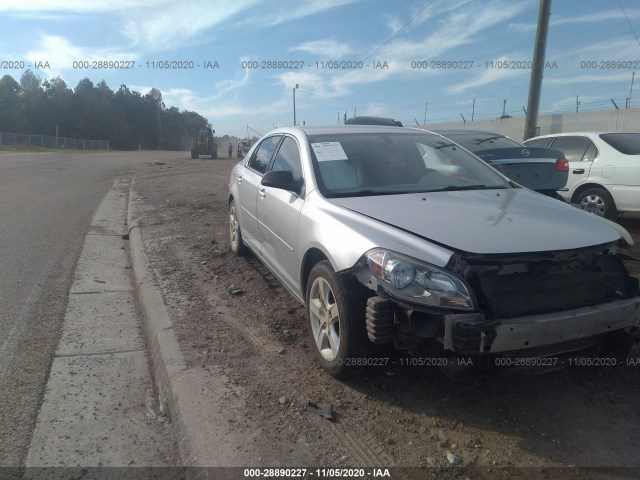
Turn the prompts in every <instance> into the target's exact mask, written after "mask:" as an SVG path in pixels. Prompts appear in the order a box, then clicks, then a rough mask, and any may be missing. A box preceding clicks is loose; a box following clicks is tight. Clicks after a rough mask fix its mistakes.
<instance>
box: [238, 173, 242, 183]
mask: <svg viewBox="0 0 640 480" xmlns="http://www.w3.org/2000/svg"><path fill="white" fill-rule="evenodd" d="M238 183H242V176H241V175H238Z"/></svg>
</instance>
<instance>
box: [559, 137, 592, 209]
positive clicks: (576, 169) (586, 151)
mask: <svg viewBox="0 0 640 480" xmlns="http://www.w3.org/2000/svg"><path fill="white" fill-rule="evenodd" d="M549 148H553V149H555V150H560V151H561V152H563V153H564V156H565V158H566V159H567V161H568V162H569V178H568V179H567V184H566V186H565V187H564V188H562V189H560V190H559V191H558V192H559V193H560V195H562V196H563V197H564V198H565V200H567V201H571V196H572V195H573V192H575V190H576V188H578V186H579V185H580V184H581V183H584V182H585V181H586V180H587V179H588V178H589V174H590V171H591V167H592V165H593V162H594V160H595V159H596V157H597V156H598V149H597V148H596V146H595V145H594V144H593V142H592V141H591V140H589V139H588V138H587V137H583V136H579V135H576V136H572V135H569V136H560V137H556V138H555V140H554V141H553V142H552V143H551V145H549Z"/></svg>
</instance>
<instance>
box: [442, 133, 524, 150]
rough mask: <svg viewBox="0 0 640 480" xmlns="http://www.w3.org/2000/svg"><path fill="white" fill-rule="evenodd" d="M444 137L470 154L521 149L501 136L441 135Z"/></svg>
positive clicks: (517, 144) (518, 144) (516, 143)
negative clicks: (493, 150) (503, 149)
mask: <svg viewBox="0 0 640 480" xmlns="http://www.w3.org/2000/svg"><path fill="white" fill-rule="evenodd" d="M441 135H443V136H444V137H447V138H449V139H451V140H453V141H454V142H456V143H458V144H460V145H462V146H463V147H464V148H466V149H467V150H470V151H472V152H477V151H479V150H491V149H493V148H518V147H522V144H520V143H518V142H516V141H515V140H511V139H510V138H507V137H504V136H502V135H495V134H487V135H478V134H468V133H465V134H454V135H447V134H441Z"/></svg>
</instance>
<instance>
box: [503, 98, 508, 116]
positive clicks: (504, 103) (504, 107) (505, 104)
mask: <svg viewBox="0 0 640 480" xmlns="http://www.w3.org/2000/svg"><path fill="white" fill-rule="evenodd" d="M506 110H507V101H506V100H503V101H502V117H503V118H504V116H505V115H506V113H505V112H506Z"/></svg>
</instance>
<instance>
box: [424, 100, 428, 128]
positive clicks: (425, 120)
mask: <svg viewBox="0 0 640 480" xmlns="http://www.w3.org/2000/svg"><path fill="white" fill-rule="evenodd" d="M428 105H429V103H428V102H424V123H423V125H426V124H427V106H428Z"/></svg>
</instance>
